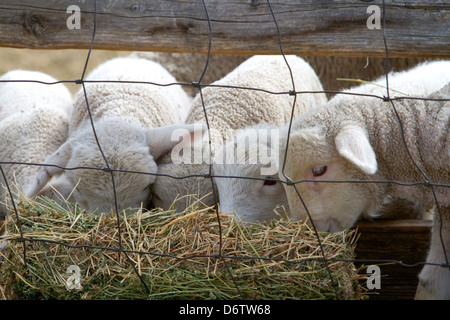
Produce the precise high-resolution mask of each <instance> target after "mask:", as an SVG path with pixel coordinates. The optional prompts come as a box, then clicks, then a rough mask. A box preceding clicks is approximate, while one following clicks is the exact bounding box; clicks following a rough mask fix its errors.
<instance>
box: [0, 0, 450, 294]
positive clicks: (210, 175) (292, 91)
mask: <svg viewBox="0 0 450 320" xmlns="http://www.w3.org/2000/svg"><path fill="white" fill-rule="evenodd" d="M201 2H202V5H203V8H204V14H205V17H206V21H207V25H208V29H209V45H208V54H207V55H206V61H205V66H204V69H203V72H202V74H201V76H200V78H199V79H198V81H196V82H192V83H183V82H176V83H169V84H168V83H165V84H162V83H151V82H139V81H127V82H126V83H130V84H133V83H134V84H147V85H155V86H175V85H179V86H191V87H194V88H197V89H198V93H199V96H200V97H201V100H202V105H203V111H204V116H205V121H206V126H207V129H208V131H209V130H210V126H209V122H208V113H207V111H206V108H205V103H204V101H203V95H202V89H203V88H205V87H208V86H212V87H214V86H216V87H228V88H234V89H236V90H255V91H263V92H266V93H268V94H286V95H290V96H292V97H293V103H292V115H291V121H290V123H289V134H288V135H287V139H288V140H287V143H286V145H287V146H288V145H289V138H290V132H291V126H292V119H293V114H294V108H295V105H296V99H297V96H298V95H301V94H305V93H332V94H351V95H360V96H370V97H374V98H378V99H380V100H383V101H384V102H389V103H390V105H391V106H392V108H393V110H394V112H395V114H396V116H397V118H398V123H399V127H400V132H401V134H402V139H403V142H404V145H405V148H406V149H407V150H408V146H407V144H406V141H405V135H404V129H403V124H402V122H401V119H400V117H399V115H398V113H397V110H396V105H395V103H396V101H397V100H402V99H420V100H426V99H427V98H424V97H410V96H408V97H395V98H391V97H390V95H389V93H390V90H389V78H388V70H389V66H388V60H389V49H388V46H387V43H386V35H385V30H386V28H385V23H386V22H385V18H384V17H385V14H384V10H385V3H384V1H383V7H382V10H383V20H382V24H383V26H382V30H383V33H382V36H383V41H384V46H385V57H386V73H385V77H386V96H377V95H368V94H359V93H348V92H347V93H342V92H337V91H320V92H302V91H296V88H295V84H294V78H293V74H292V71H291V68H290V65H289V62H288V60H287V59H286V58H285V53H284V50H283V43H282V42H283V41H282V40H283V39H282V36H281V32H280V28H279V25H278V21H277V18H276V14H275V13H274V11H273V9H272V6H271V2H270V1H269V0H267V6H268V8H269V10H270V14H271V16H272V19H273V23H274V30H276V34H277V37H278V44H279V52H280V55H282V56H283V57H284V60H285V62H286V68H288V69H289V72H290V76H291V80H292V88H291V89H290V90H288V91H286V92H273V91H269V90H265V89H261V88H249V87H232V86H225V85H214V84H212V85H209V84H204V83H202V80H203V77H204V75H205V73H206V72H207V69H208V65H209V59H210V56H211V48H212V40H213V29H212V24H211V20H210V17H209V14H208V9H207V5H206V3H205V0H202V1H201ZM93 7H94V21H93V32H92V39H91V44H90V48H89V50H88V54H87V58H86V61H85V65H84V69H83V71H82V75H81V78H79V79H75V80H64V81H56V82H42V81H31V80H27V79H23V80H13V81H15V82H35V83H41V84H43V85H54V84H58V83H75V84H77V85H80V86H81V87H82V89H83V91H84V95H85V101H86V105H87V111H88V113H89V117H90V122H91V126H92V130H93V134H94V136H95V139H96V143H97V146H98V149H99V151H100V153H101V154H102V157H103V160H104V163H105V166H104V167H102V168H96V167H60V166H57V165H49V164H42V163H22V162H6V161H0V170H1V173H2V176H3V180H4V182H5V185H6V188H7V190H8V193H9V197H10V200H11V203H12V206H13V212H14V215H15V219H16V220H17V224H18V226H19V233H20V237H18V238H16V239H10V240H9V241H17V242H23V243H24V245H23V257H24V259H23V261H24V263H25V264H26V261H27V259H26V254H27V252H26V249H25V243H26V242H49V243H56V244H59V245H62V246H66V247H70V248H87V249H101V250H113V251H116V252H118V253H119V254H123V255H124V256H125V257H126V258H127V260H128V261H129V263H130V265H131V266H132V267H133V269H134V271H135V273H136V274H137V275H138V277H139V278H140V281H141V283H142V286H143V288H145V290H146V291H147V292H150V288H149V287H148V285H147V284H146V282H145V281H144V279H142V278H141V277H140V274H139V272H138V270H137V269H136V267H135V264H134V262H133V261H132V260H131V259H130V257H129V254H131V253H133V254H134V253H136V254H142V255H158V254H157V253H155V252H149V251H140V250H129V249H125V248H123V246H122V231H121V225H120V219H121V217H120V215H119V210H118V203H117V195H116V185H115V173H117V172H124V173H134V174H136V173H137V174H151V175H156V176H158V173H149V172H136V171H129V170H122V169H117V168H111V166H110V164H109V162H108V159H107V157H106V156H105V155H104V154H103V151H102V146H101V144H100V142H99V140H98V138H97V137H96V130H95V129H96V128H95V123H94V121H93V119H92V115H91V114H90V107H89V99H88V95H87V93H86V87H85V84H86V83H89V82H93V81H89V80H85V74H86V69H87V65H88V63H89V59H90V55H91V52H92V50H93V46H94V43H95V36H96V27H97V22H96V18H97V1H96V0H94V1H93ZM5 81H8V80H5ZM10 81H11V80H10ZM107 82H110V83H115V82H122V83H123V81H107ZM444 100H445V101H449V100H450V99H444ZM287 152H288V150H287V148H286V150H285V156H284V159H285V160H284V163H283V164H282V166H283V170H282V174H283V175H284V177H285V179H286V181H283V180H281V179H280V180H278V182H280V183H287V184H289V185H291V186H292V187H293V188H294V189H295V191H296V193H297V195H298V197H299V199H300V200H301V202H302V203H303V206H304V208H305V210H306V213H307V215H308V218H309V220H310V221H311V224H312V227H313V229H314V232H315V235H316V237H317V240H318V243H319V247H320V252H321V255H322V256H321V257H319V258H311V259H314V260H317V261H319V262H321V263H323V264H324V265H325V267H326V269H327V272H328V276H329V278H330V281H331V283H332V285H333V286H334V288H335V291H336V292H337V288H336V286H337V284H336V282H335V281H334V279H333V276H332V273H331V271H330V270H329V268H328V264H329V263H331V262H335V261H342V262H359V263H395V264H398V265H401V266H404V267H415V266H418V265H426V264H430V263H428V262H425V261H419V262H417V263H414V264H406V263H403V262H402V261H399V260H397V259H395V258H394V259H391V260H375V259H374V260H358V259H355V260H346V259H334V258H327V257H326V255H325V252H324V249H323V247H322V244H321V236H320V235H319V232H318V231H317V229H316V227H315V226H314V220H313V219H312V218H311V215H310V212H309V210H308V207H307V206H306V204H305V203H304V202H303V200H302V196H301V194H300V192H299V191H298V190H297V188H296V185H297V184H298V183H302V181H292V180H290V178H289V177H288V176H286V175H285V174H284V167H285V161H286V154H287ZM408 154H409V157H410V159H411V161H412V163H413V164H414V166H415V167H416V168H417V170H419V171H420V172H421V174H422V176H423V178H424V179H423V181H416V182H411V183H404V182H400V181H368V180H364V181H323V182H324V183H327V182H330V183H388V184H399V185H403V186H411V187H415V186H419V185H423V186H426V187H428V188H429V189H430V192H432V193H433V195H434V199H435V201H436V208H437V217H439V219H441V221H442V216H441V212H440V209H439V208H440V205H439V203H438V201H437V198H436V195H435V190H434V188H435V187H436V186H439V187H449V186H450V184H442V183H440V184H434V183H433V182H431V181H430V179H429V178H428V176H427V174H426V172H424V171H423V170H422V169H421V168H420V166H419V165H417V164H416V162H415V161H414V159H413V157H412V156H411V154H410V153H409V150H408ZM6 164H22V165H32V166H54V167H59V168H60V169H63V170H79V169H89V170H101V171H104V172H107V173H109V174H110V178H111V184H112V186H113V190H114V210H113V212H114V214H115V216H116V219H117V231H118V232H117V237H118V247H117V248H106V247H96V246H90V245H86V246H83V245H71V244H68V243H64V242H58V241H52V240H46V239H31V238H26V237H24V236H23V231H22V228H21V222H20V221H21V218H20V216H19V213H18V210H17V208H16V205H15V203H16V199H15V198H14V195H13V192H12V191H11V189H10V185H9V183H8V180H7V178H6V175H5V172H4V170H3V168H2V165H6ZM189 177H202V178H204V179H209V180H210V181H211V186H212V188H213V190H214V189H215V184H214V183H213V179H214V178H242V179H249V177H237V176H222V175H220V176H219V175H214V174H213V172H212V165H210V166H209V173H207V174H203V175H188V176H182V177H180V176H170V178H173V179H184V178H189ZM250 179H261V178H250ZM213 195H214V198H215V212H216V214H217V222H218V226H219V236H220V238H219V250H218V252H217V253H216V254H213V255H209V256H202V257H203V258H215V259H220V260H222V261H223V263H224V265H225V266H226V268H227V270H228V272H229V274H230V276H231V278H232V279H233V270H231V268H229V267H228V266H227V259H260V260H274V261H284V262H287V263H298V261H297V262H296V261H290V260H285V259H277V258H270V257H260V256H253V257H230V256H227V255H225V254H223V252H222V233H223V232H222V229H221V228H222V227H221V218H220V216H219V210H218V199H217V197H216V190H214V192H213ZM440 231H441V232H442V230H440ZM441 245H442V247H443V249H444V252H448V251H447V249H446V248H445V244H444V242H443V240H442V235H441ZM170 256H171V257H173V258H176V259H181V260H188V259H192V258H198V257H197V256H187V257H186V256H183V257H181V256H176V255H170ZM434 265H438V266H441V267H443V268H448V266H449V261H448V257H446V260H445V261H443V262H442V263H441V264H434ZM236 290H237V292H239V286H238V285H237V284H236Z"/></svg>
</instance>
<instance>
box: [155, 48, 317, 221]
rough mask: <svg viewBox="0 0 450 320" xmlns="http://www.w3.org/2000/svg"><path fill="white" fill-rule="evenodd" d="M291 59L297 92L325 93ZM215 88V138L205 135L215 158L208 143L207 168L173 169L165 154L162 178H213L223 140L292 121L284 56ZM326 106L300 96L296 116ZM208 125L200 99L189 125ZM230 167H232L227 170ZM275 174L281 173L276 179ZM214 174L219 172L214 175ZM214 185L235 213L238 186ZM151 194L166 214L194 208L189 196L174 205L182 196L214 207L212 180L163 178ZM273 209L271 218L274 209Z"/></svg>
mask: <svg viewBox="0 0 450 320" xmlns="http://www.w3.org/2000/svg"><path fill="white" fill-rule="evenodd" d="M286 58H287V60H288V62H289V65H290V67H291V69H292V71H293V74H294V79H295V86H296V90H298V91H322V90H323V89H322V86H321V84H320V81H319V80H318V78H317V76H316V75H315V73H314V71H313V70H312V68H311V67H310V66H309V65H308V64H307V63H306V62H305V61H304V60H303V59H301V58H299V57H296V56H287V57H286ZM213 85H214V87H206V88H205V89H203V90H202V95H203V100H204V103H205V108H206V113H207V116H208V122H209V125H210V129H211V130H210V136H209V135H204V140H206V139H209V138H210V139H211V149H212V154H209V145H208V143H207V141H203V144H202V146H200V154H203V163H201V162H198V163H195V164H188V163H181V164H174V162H173V156H174V155H173V154H171V155H166V156H165V157H163V158H162V160H161V162H159V163H158V165H159V173H160V174H164V175H170V176H176V177H182V176H189V175H202V174H205V173H209V169H210V168H209V164H211V158H210V156H212V155H213V154H214V152H215V151H216V150H218V149H219V147H220V146H222V144H223V142H224V140H227V139H229V138H230V137H232V135H233V134H235V133H236V132H237V130H239V129H242V128H245V127H248V126H253V125H257V124H260V125H262V123H266V126H267V125H269V124H271V125H275V126H280V125H282V124H284V123H285V122H286V121H287V120H289V118H290V115H291V112H292V106H293V102H294V97H293V96H290V95H289V94H287V93H288V92H289V90H291V89H292V81H291V77H290V74H289V69H288V67H287V65H286V62H285V60H284V59H283V57H282V56H276V55H275V56H253V57H251V58H249V59H248V60H246V61H245V62H243V63H242V64H240V65H239V66H238V67H237V68H236V69H234V70H233V71H232V72H230V73H229V74H228V75H226V76H225V77H223V78H222V79H220V80H218V81H215V82H214V83H213ZM217 86H219V87H217ZM220 86H238V87H247V88H259V89H265V90H270V91H275V92H284V93H286V94H279V95H277V94H271V93H267V92H262V91H254V90H247V89H242V90H240V89H236V88H226V87H220ZM325 102H326V97H325V95H324V94H323V93H317V94H314V93H311V94H309V93H308V94H300V95H299V96H298V97H297V104H296V107H295V110H296V111H295V112H296V114H300V113H301V112H303V111H305V110H307V109H309V108H311V107H314V106H316V105H320V104H323V103H325ZM203 121H205V118H204V111H203V105H202V100H201V96H200V95H197V97H196V98H195V99H194V101H193V105H192V107H191V111H190V113H189V115H188V117H187V122H188V123H198V122H203ZM197 151H198V150H197ZM194 152H195V151H194ZM216 160H218V159H216ZM226 166H227V167H228V165H226ZM261 166H262V165H261ZM215 169H216V166H215V165H214V166H213V170H215ZM217 170H219V166H217ZM275 173H276V170H275V171H274V172H272V173H271V174H275ZM215 174H216V172H214V175H215ZM214 180H215V183H216V184H217V187H218V188H219V189H224V190H223V192H219V197H220V206H221V210H222V212H228V213H232V212H233V211H234V208H233V207H231V206H230V201H229V200H227V198H226V195H225V193H226V192H228V191H229V189H230V183H231V184H232V183H233V182H232V181H231V180H230V179H225V178H224V179H219V178H215V179H214ZM261 188H262V186H261ZM152 189H153V192H152V194H153V196H154V199H153V203H154V204H155V205H156V206H158V207H161V208H163V209H166V210H167V209H168V208H170V207H171V206H172V205H173V206H174V208H175V209H177V210H184V209H185V208H186V207H187V206H188V205H189V200H190V199H189V197H185V198H184V199H180V200H178V201H176V202H175V203H174V200H175V199H176V198H177V196H181V197H183V196H185V195H195V196H196V197H197V198H199V199H201V201H202V202H203V204H205V205H207V206H212V205H214V204H215V199H214V196H215V195H214V194H213V185H212V182H211V180H210V179H205V178H204V177H201V176H197V177H192V178H189V179H181V180H177V179H174V178H171V177H168V176H158V178H157V180H156V182H155V184H154V185H153V188H152ZM231 189H232V188H231ZM283 192H284V191H283ZM274 207H275V206H274ZM269 210H270V211H271V214H272V209H269ZM255 218H256V217H255Z"/></svg>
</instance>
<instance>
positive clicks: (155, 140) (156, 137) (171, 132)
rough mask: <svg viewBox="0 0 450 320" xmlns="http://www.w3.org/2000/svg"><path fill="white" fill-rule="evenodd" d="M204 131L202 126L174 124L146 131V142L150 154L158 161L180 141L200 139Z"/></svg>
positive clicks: (204, 128) (204, 127)
mask: <svg viewBox="0 0 450 320" xmlns="http://www.w3.org/2000/svg"><path fill="white" fill-rule="evenodd" d="M205 131H206V126H205V125H203V124H174V125H168V126H164V127H159V128H150V129H148V130H147V142H148V145H149V147H150V154H151V155H152V156H153V157H154V158H155V159H158V158H159V157H160V156H162V155H163V154H165V153H167V152H169V151H170V150H172V149H173V147H175V146H176V145H177V144H178V143H180V142H181V141H186V139H190V140H188V141H194V139H197V138H201V137H202V136H203V133H204V132H205Z"/></svg>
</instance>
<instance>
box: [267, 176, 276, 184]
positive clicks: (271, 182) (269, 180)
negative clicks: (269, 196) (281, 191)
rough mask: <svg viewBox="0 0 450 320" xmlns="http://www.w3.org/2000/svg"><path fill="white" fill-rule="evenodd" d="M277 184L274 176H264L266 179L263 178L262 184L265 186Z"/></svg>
mask: <svg viewBox="0 0 450 320" xmlns="http://www.w3.org/2000/svg"><path fill="white" fill-rule="evenodd" d="M276 184H277V180H275V178H271V177H266V180H264V185H265V186H273V185H276Z"/></svg>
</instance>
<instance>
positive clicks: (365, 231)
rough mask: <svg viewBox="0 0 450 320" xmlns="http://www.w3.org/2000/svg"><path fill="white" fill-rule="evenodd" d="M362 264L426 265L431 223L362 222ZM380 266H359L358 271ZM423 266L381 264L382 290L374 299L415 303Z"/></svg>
mask: <svg viewBox="0 0 450 320" xmlns="http://www.w3.org/2000/svg"><path fill="white" fill-rule="evenodd" d="M356 227H357V230H358V232H359V238H358V241H357V246H356V259H358V260H365V259H367V260H398V261H400V262H402V263H405V264H408V265H414V264H416V263H419V262H424V261H426V256H427V252H428V247H429V242H430V237H431V227H432V221H431V220H385V221H381V220H380V221H374V222H368V221H362V222H359V223H358V224H357V225H356ZM371 264H374V265H376V264H377V263H376V262H358V263H356V265H357V266H358V267H362V266H369V265H371ZM420 270H422V265H417V266H403V265H401V264H398V263H390V264H380V271H381V289H379V290H377V289H373V290H370V291H369V292H370V293H371V294H370V299H373V300H375V299H382V300H412V299H414V295H415V292H416V287H417V284H418V278H417V276H418V274H419V272H420Z"/></svg>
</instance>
